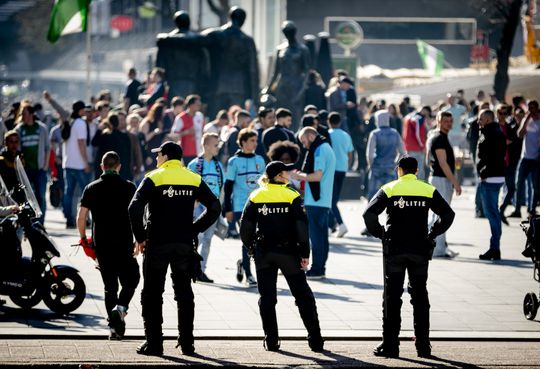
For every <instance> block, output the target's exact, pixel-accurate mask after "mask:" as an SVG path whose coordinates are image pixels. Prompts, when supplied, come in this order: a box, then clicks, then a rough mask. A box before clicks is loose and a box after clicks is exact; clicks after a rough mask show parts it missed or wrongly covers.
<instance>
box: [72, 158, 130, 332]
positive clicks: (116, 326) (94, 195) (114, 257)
mask: <svg viewBox="0 0 540 369" xmlns="http://www.w3.org/2000/svg"><path fill="white" fill-rule="evenodd" d="M120 167H121V165H120V157H119V156H118V154H117V153H116V152H114V151H109V152H107V153H105V155H103V158H102V159H101V170H102V171H103V174H102V175H101V177H100V178H99V179H97V180H95V181H94V182H92V183H90V184H89V185H88V186H86V187H85V188H84V191H83V194H82V196H81V206H80V207H79V212H78V214H77V228H78V230H79V235H80V237H81V241H80V242H81V244H84V243H86V242H88V241H87V238H86V218H87V216H88V212H89V211H90V212H91V213H92V219H93V232H92V233H93V235H94V237H93V239H94V245H95V247H96V256H97V260H98V263H99V271H100V273H101V277H102V279H103V285H104V286H105V307H106V309H107V315H108V318H109V328H110V333H109V339H111V340H120V339H122V338H123V337H124V332H125V330H126V323H125V321H124V318H125V316H126V314H127V311H128V307H129V303H130V302H131V299H132V298H133V295H134V294H135V289H136V288H137V285H138V284H139V279H140V274H139V264H137V260H136V259H135V258H134V257H133V233H132V232H131V224H130V222H129V214H128V205H129V203H130V201H131V198H132V197H133V194H134V193H135V189H136V187H135V185H134V184H133V183H131V182H129V181H126V180H125V179H122V178H121V177H120V175H119V171H120ZM119 281H120V286H121V290H120V291H118V282H119Z"/></svg>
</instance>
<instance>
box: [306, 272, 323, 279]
mask: <svg viewBox="0 0 540 369" xmlns="http://www.w3.org/2000/svg"><path fill="white" fill-rule="evenodd" d="M306 278H307V279H323V278H326V276H325V275H324V273H315V272H313V271H312V270H308V271H307V272H306Z"/></svg>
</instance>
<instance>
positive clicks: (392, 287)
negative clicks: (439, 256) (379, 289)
mask: <svg viewBox="0 0 540 369" xmlns="http://www.w3.org/2000/svg"><path fill="white" fill-rule="evenodd" d="M428 263H429V259H428V257H427V256H424V255H417V254H410V253H408V254H399V255H385V256H384V292H383V341H384V342H385V344H386V345H388V346H397V345H399V339H398V336H399V331H400V328H401V305H402V300H401V296H402V294H403V282H404V280H405V271H407V273H408V275H409V283H408V286H407V289H408V292H409V294H410V296H411V304H412V306H413V319H414V334H415V336H416V345H417V346H418V345H424V344H428V343H429V307H430V305H429V298H428V292H427V288H426V283H427V278H428Z"/></svg>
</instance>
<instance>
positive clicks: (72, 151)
mask: <svg viewBox="0 0 540 369" xmlns="http://www.w3.org/2000/svg"><path fill="white" fill-rule="evenodd" d="M86 135H87V131H86V122H85V121H84V120H83V119H81V118H77V119H75V121H74V122H73V124H72V125H71V133H70V135H69V138H68V139H67V141H64V142H63V143H62V166H63V167H64V168H69V169H79V170H80V169H84V168H86V165H87V163H86V161H84V159H83V157H82V155H81V152H80V150H79V140H84V144H85V145H86Z"/></svg>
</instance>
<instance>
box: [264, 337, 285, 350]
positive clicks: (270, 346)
mask: <svg viewBox="0 0 540 369" xmlns="http://www.w3.org/2000/svg"><path fill="white" fill-rule="evenodd" d="M280 346H281V345H280V342H279V339H277V338H270V337H268V336H265V337H264V341H263V347H264V349H265V350H266V351H279V347H280Z"/></svg>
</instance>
